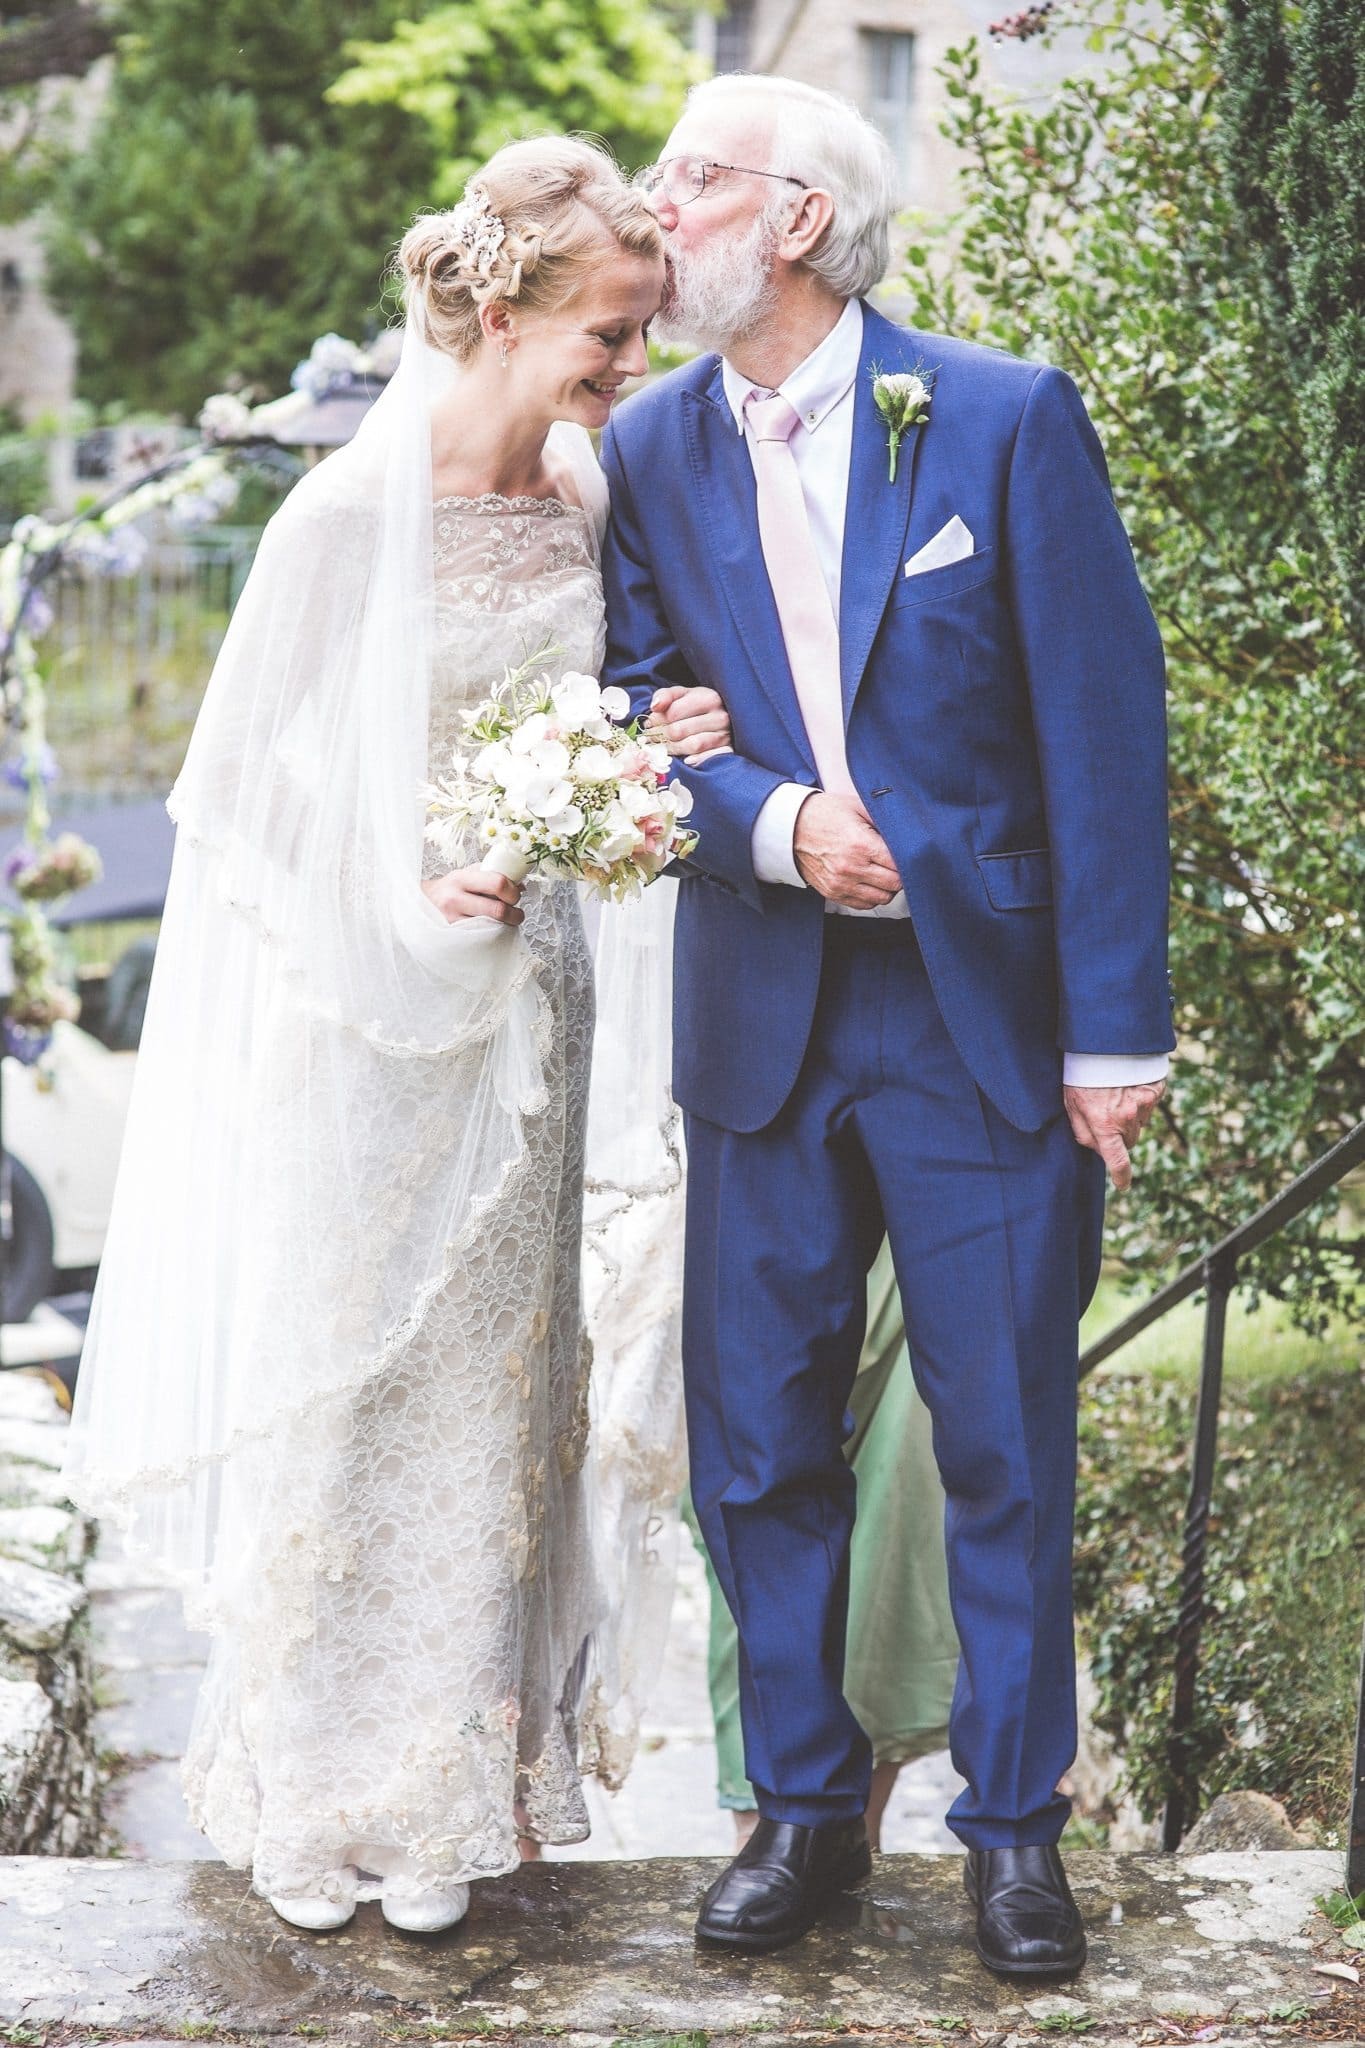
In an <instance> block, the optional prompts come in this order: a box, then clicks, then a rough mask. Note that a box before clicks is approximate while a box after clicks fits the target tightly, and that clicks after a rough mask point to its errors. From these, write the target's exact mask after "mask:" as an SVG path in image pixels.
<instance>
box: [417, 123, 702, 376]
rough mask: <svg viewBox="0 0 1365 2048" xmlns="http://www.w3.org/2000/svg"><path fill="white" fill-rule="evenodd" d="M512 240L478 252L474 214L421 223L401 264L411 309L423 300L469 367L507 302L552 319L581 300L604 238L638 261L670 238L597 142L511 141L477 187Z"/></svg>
mask: <svg viewBox="0 0 1365 2048" xmlns="http://www.w3.org/2000/svg"><path fill="white" fill-rule="evenodd" d="M466 192H467V194H479V193H483V194H486V195H487V201H488V206H489V208H490V209H491V211H492V213H493V214H495V215H496V216H497V217H498V219H499V220H501V222H502V223H503V225H504V227H505V229H506V233H505V235H504V236H503V237H502V239H501V242H500V243H499V244H498V246H497V247H496V249H490V248H489V247H488V246H487V244H486V243H485V244H484V246H482V247H478V246H476V238H475V236H474V235H473V234H472V233H471V232H470V218H469V211H468V208H467V207H462V208H456V209H453V210H452V211H451V212H449V213H427V214H422V215H419V217H418V218H417V219H416V220H415V221H414V222H413V224H412V226H411V227H410V228H409V229H408V231H407V233H406V234H405V235H404V237H403V241H402V244H401V246H400V248H399V251H398V265H399V268H400V270H401V272H402V274H403V277H404V280H405V291H406V295H407V302H408V304H409V305H411V304H412V302H413V299H414V298H419V299H420V300H421V302H422V304H423V307H424V310H425V313H426V322H427V331H428V333H429V334H430V336H431V339H432V341H433V342H434V344H435V345H436V347H437V348H441V349H445V350H446V351H448V353H449V354H451V355H453V356H455V357H457V358H458V359H459V360H460V361H461V362H464V361H467V360H468V358H469V357H470V356H472V355H473V354H474V352H475V351H476V349H477V348H478V346H479V341H480V338H481V329H480V326H479V313H480V311H481V309H482V308H483V307H484V306H486V305H490V304H492V303H493V302H494V301H495V300H498V299H507V300H511V301H513V302H515V304H516V305H518V306H524V307H525V309H526V310H527V312H528V313H538V312H547V311H549V310H551V309H552V308H553V307H555V306H558V305H562V304H563V303H564V301H565V300H566V299H569V298H571V297H572V296H573V294H574V292H575V291H576V290H577V289H578V287H579V285H580V284H581V283H582V282H584V281H585V280H586V278H587V277H588V276H589V275H590V274H591V272H592V270H593V268H594V266H595V264H597V263H598V262H600V260H601V256H602V242H603V233H604V230H605V232H606V233H607V234H609V235H611V236H612V237H614V239H615V241H616V243H617V246H618V247H619V248H621V249H624V250H626V251H627V252H628V253H629V254H630V255H633V256H651V257H657V256H661V255H662V254H663V247H664V238H663V230H662V229H661V228H660V226H659V223H658V221H657V220H656V219H655V217H654V214H653V212H652V211H651V209H650V207H649V206H648V205H647V204H646V202H645V199H644V197H643V195H642V194H641V193H639V192H637V191H636V190H635V189H634V188H633V187H632V186H630V185H628V184H627V183H626V181H625V179H624V178H623V177H622V175H621V173H620V171H619V170H618V169H617V166H616V164H615V163H614V162H613V161H612V159H611V157H610V156H608V154H607V152H606V151H605V150H604V149H600V148H598V147H597V145H596V144H595V143H591V142H584V141H580V140H579V139H578V138H577V137H574V136H560V135H555V136H545V137H543V138H538V139H535V140H532V141H528V142H510V143H508V144H507V146H506V148H504V149H500V150H499V151H498V152H497V154H496V155H495V156H492V157H490V158H489V160H488V162H487V163H486V164H485V165H484V168H483V169H482V170H481V171H480V172H479V173H478V174H477V175H476V176H475V177H473V178H471V179H470V181H469V184H468V186H467V188H466Z"/></svg>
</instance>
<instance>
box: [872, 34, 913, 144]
mask: <svg viewBox="0 0 1365 2048" xmlns="http://www.w3.org/2000/svg"><path fill="white" fill-rule="evenodd" d="M858 33H859V37H860V40H861V42H862V46H863V78H864V81H865V83H864V95H865V97H864V102H863V104H864V108H865V110H866V113H867V116H868V119H869V120H870V121H872V122H874V123H875V124H876V126H877V127H878V128H879V129H880V130H881V132H882V134H883V135H884V136H885V137H886V139H887V141H888V142H889V143H890V145H891V148H892V150H893V152H894V154H895V158H896V162H897V163H898V164H899V165H900V167H901V169H902V171H907V170H909V168H910V152H911V146H912V142H913V135H914V130H913V125H912V121H911V114H912V108H913V100H914V92H915V38H914V36H913V35H911V34H910V33H909V32H908V30H904V29H882V28H865V29H860V30H859V32H858Z"/></svg>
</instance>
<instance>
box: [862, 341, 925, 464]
mask: <svg viewBox="0 0 1365 2048" xmlns="http://www.w3.org/2000/svg"><path fill="white" fill-rule="evenodd" d="M933 395H934V373H933V371H932V370H925V369H914V370H904V371H894V372H891V371H886V370H874V371H873V372H872V397H873V400H874V402H875V404H876V407H877V410H878V412H879V413H880V414H881V416H882V418H883V419H884V420H885V421H886V424H887V428H888V430H889V435H890V441H891V471H890V475H891V482H892V483H894V482H895V481H896V458H897V456H898V455H899V454H900V447H901V438H902V436H903V435H905V434H908V433H909V431H910V429H911V427H922V426H923V425H924V424H925V422H926V421H927V420H928V418H929V401H930V399H931V398H932V397H933Z"/></svg>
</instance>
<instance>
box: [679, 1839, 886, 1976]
mask: <svg viewBox="0 0 1365 2048" xmlns="http://www.w3.org/2000/svg"><path fill="white" fill-rule="evenodd" d="M871 1875H872V1851H871V1850H870V1849H869V1848H868V1846H867V1828H866V1825H865V1824H864V1822H863V1821H861V1820H844V1821H835V1822H834V1823H833V1824H832V1825H831V1826H829V1827H824V1828H803V1827H798V1826H796V1825H795V1823H793V1822H790V1821H777V1820H760V1822H759V1823H758V1826H757V1827H756V1828H755V1829H754V1831H753V1833H752V1834H751V1835H750V1837H749V1839H748V1841H747V1842H746V1843H745V1844H744V1847H743V1848H742V1849H741V1850H740V1852H739V1854H738V1856H736V1858H735V1860H734V1862H733V1863H732V1864H731V1865H730V1868H729V1869H728V1870H727V1871H726V1872H725V1873H724V1874H723V1875H722V1876H721V1877H718V1878H717V1879H716V1881H715V1883H714V1884H713V1885H712V1887H711V1889H710V1891H709V1892H708V1893H707V1894H706V1897H705V1898H704V1899H703V1900H702V1902H701V1912H700V1914H699V1915H698V1916H697V1942H698V1945H699V1946H700V1947H702V1948H728V1949H737V1950H740V1951H742V1952H743V1953H746V1954H749V1955H762V1954H765V1953H766V1952H767V1951H768V1950H770V1949H775V1948H786V1947H787V1946H788V1945H789V1944H790V1943H791V1942H793V1941H799V1940H800V1939H801V1936H802V1935H803V1934H805V1933H806V1932H807V1930H808V1929H809V1928H811V1927H813V1926H814V1925H815V1922H816V1920H817V1919H818V1918H819V1914H820V1908H821V1906H823V1905H824V1904H825V1902H826V1900H828V1899H830V1898H832V1897H833V1896H834V1895H835V1893H837V1892H843V1891H848V1890H850V1889H851V1888H852V1886H854V1885H855V1884H862V1883H863V1882H864V1881H865V1880H866V1879H867V1878H869V1877H871Z"/></svg>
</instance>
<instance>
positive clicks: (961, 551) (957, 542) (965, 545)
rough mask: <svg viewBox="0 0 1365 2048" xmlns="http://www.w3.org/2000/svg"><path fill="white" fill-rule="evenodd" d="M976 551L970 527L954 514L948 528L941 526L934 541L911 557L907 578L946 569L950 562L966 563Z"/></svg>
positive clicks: (930, 541)
mask: <svg viewBox="0 0 1365 2048" xmlns="http://www.w3.org/2000/svg"><path fill="white" fill-rule="evenodd" d="M975 550H976V542H975V540H974V539H973V538H972V530H971V528H970V526H964V525H963V523H962V521H961V520H960V519H959V518H958V516H957V514H956V512H954V514H953V516H952V518H951V519H950V520H949V521H948V524H947V525H946V526H940V528H939V530H938V532H937V533H936V534H935V535H934V537H933V539H932V540H927V541H926V542H925V543H924V546H923V547H922V548H920V549H919V550H918V551H917V552H916V553H915V554H913V555H911V557H910V559H909V561H908V562H907V563H906V565H905V573H906V575H907V576H922V575H923V574H924V572H925V570H926V569H946V568H947V566H948V564H949V563H950V562H965V561H966V559H967V557H968V555H970V554H973V553H974V552H975Z"/></svg>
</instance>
